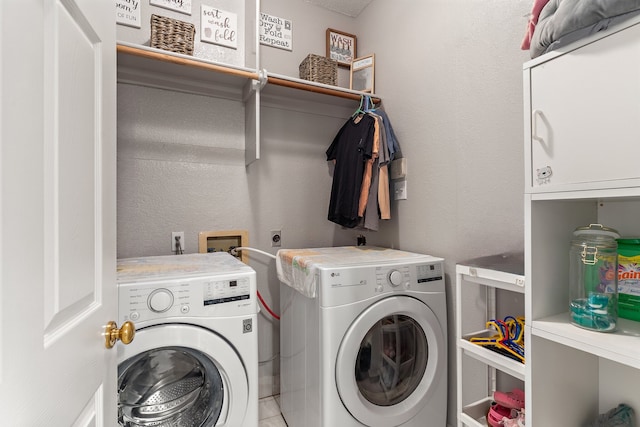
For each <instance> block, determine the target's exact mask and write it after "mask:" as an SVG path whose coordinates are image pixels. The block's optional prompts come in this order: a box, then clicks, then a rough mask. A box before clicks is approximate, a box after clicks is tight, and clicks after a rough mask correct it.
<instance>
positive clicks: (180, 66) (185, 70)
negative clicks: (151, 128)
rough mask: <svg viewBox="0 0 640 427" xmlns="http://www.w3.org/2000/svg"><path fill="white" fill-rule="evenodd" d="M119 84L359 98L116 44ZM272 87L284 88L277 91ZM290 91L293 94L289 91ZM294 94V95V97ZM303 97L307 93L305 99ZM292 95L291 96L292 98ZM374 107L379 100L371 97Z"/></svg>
mask: <svg viewBox="0 0 640 427" xmlns="http://www.w3.org/2000/svg"><path fill="white" fill-rule="evenodd" d="M117 52H118V82H121V83H132V84H140V85H144V86H152V87H160V88H164V89H170V90H178V91H185V92H192V93H201V94H203V95H213V96H219V97H224V98H230V99H240V100H241V99H246V98H247V94H246V87H247V84H248V83H250V82H252V81H255V82H256V84H257V85H264V84H265V83H266V84H267V86H269V89H265V88H263V90H264V93H265V94H266V95H274V96H279V95H280V96H285V97H286V98H291V97H294V98H301V99H302V100H303V101H315V102H321V103H329V104H337V105H346V104H347V103H348V105H349V106H351V107H352V106H353V102H354V101H359V100H360V98H361V96H362V95H369V94H365V93H363V92H358V91H354V90H350V89H346V88H342V87H338V86H330V85H325V84H322V83H316V82H311V81H308V80H303V79H299V78H294V77H288V76H284V75H279V74H273V73H268V72H266V71H264V72H259V71H257V70H254V69H249V68H242V67H237V66H233V65H228V64H219V63H214V62H211V61H208V60H205V59H199V58H196V57H193V56H189V55H183V54H179V53H174V52H169V51H164V50H161V49H156V48H152V47H149V46H140V45H134V44H130V43H126V42H118V45H117ZM275 87H281V88H287V89H284V92H283V89H280V90H278V89H276V88H275ZM291 89H293V92H292V91H291ZM296 93H297V94H296ZM305 93H309V94H308V95H305ZM292 94H293V95H292ZM371 96H372V99H373V101H374V102H375V103H379V102H380V97H378V96H376V95H371Z"/></svg>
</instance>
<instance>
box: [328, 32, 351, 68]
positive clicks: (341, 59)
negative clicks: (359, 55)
mask: <svg viewBox="0 0 640 427" xmlns="http://www.w3.org/2000/svg"><path fill="white" fill-rule="evenodd" d="M355 57H356V36H354V35H353V34H347V33H344V32H342V31H338V30H334V29H332V28H327V58H330V59H335V60H336V61H338V65H340V66H343V67H349V66H351V61H353V59H354V58H355Z"/></svg>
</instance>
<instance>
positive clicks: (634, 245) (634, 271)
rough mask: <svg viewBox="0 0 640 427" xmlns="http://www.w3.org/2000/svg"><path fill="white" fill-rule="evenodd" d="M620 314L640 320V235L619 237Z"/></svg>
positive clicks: (624, 317)
mask: <svg viewBox="0 0 640 427" xmlns="http://www.w3.org/2000/svg"><path fill="white" fill-rule="evenodd" d="M618 316H619V317H621V318H623V319H630V320H635V321H636V322H640V237H625V238H622V239H618Z"/></svg>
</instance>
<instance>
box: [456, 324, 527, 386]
mask: <svg viewBox="0 0 640 427" xmlns="http://www.w3.org/2000/svg"><path fill="white" fill-rule="evenodd" d="M489 332H490V331H488V330H486V331H481V332H478V333H474V334H469V335H465V336H464V337H463V338H462V339H460V340H459V341H458V346H459V347H460V349H461V350H462V352H463V353H464V354H466V355H467V356H469V357H473V358H474V359H476V360H479V361H480V362H483V363H485V364H486V365H488V366H491V367H493V368H496V369H498V370H500V371H502V372H505V373H507V374H509V375H511V376H512V377H515V378H518V379H519V380H522V381H524V377H525V365H524V363H521V362H518V361H517V360H514V359H510V358H508V357H506V356H503V355H502V354H500V353H497V352H495V351H493V350H489V349H488V348H486V347H483V346H481V345H477V344H474V343H472V342H470V341H469V338H471V336H487V335H488V334H489Z"/></svg>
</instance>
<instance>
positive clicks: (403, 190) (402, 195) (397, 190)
mask: <svg viewBox="0 0 640 427" xmlns="http://www.w3.org/2000/svg"><path fill="white" fill-rule="evenodd" d="M393 198H394V200H406V199H407V180H406V179H403V180H402V181H396V182H394V183H393Z"/></svg>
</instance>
